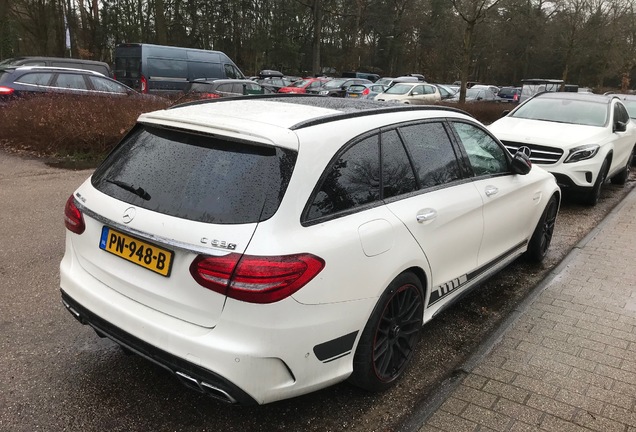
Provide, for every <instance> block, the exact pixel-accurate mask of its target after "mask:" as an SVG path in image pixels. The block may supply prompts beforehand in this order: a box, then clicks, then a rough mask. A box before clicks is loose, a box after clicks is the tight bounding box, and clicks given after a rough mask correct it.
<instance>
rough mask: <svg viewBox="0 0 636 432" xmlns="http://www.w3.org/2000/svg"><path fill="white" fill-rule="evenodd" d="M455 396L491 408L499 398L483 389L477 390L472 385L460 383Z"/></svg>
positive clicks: (454, 393)
mask: <svg viewBox="0 0 636 432" xmlns="http://www.w3.org/2000/svg"><path fill="white" fill-rule="evenodd" d="M453 396H454V397H456V398H457V399H460V400H463V401H466V402H469V403H472V404H475V405H479V406H481V407H484V408H490V407H492V406H493V405H494V403H495V401H496V400H497V396H495V395H493V394H490V393H487V392H485V391H483V390H477V389H474V388H472V387H467V386H464V385H460V386H459V387H458V388H457V389H456V390H455V391H454V392H453Z"/></svg>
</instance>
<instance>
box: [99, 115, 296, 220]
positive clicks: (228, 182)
mask: <svg viewBox="0 0 636 432" xmlns="http://www.w3.org/2000/svg"><path fill="white" fill-rule="evenodd" d="M295 162H296V153H295V152H293V151H291V150H285V149H280V148H274V147H266V146H259V145H251V144H248V143H242V142H235V141H228V140H224V139H221V138H217V137H211V136H207V135H196V134H190V133H187V132H184V131H177V130H169V129H161V128H155V127H150V126H137V127H136V128H135V129H134V130H133V131H132V132H131V133H130V134H129V135H128V136H127V137H126V138H125V139H124V140H123V141H122V143H121V144H120V145H119V146H118V147H117V148H116V149H115V150H114V151H113V152H112V153H111V154H110V155H109V156H108V158H107V159H106V160H105V161H104V162H103V163H102V165H101V166H100V167H99V168H98V169H97V170H96V171H95V174H94V175H93V177H92V184H93V186H94V187H95V188H97V189H99V190H100V191H102V192H103V193H105V194H107V195H110V196H112V197H114V198H116V199H119V200H121V201H124V202H127V203H130V204H132V205H135V206H138V207H142V208H146V209H149V210H152V211H156V212H159V213H163V214H167V215H170V216H175V217H179V218H183V219H188V220H193V221H198V222H206V223H215V224H243V223H255V222H260V221H263V220H266V219H268V218H270V217H271V216H272V215H274V213H275V212H276V210H277V209H278V206H279V205H280V202H281V200H282V198H283V195H284V193H285V190H286V189H287V185H288V184H289V179H290V177H291V173H292V170H293V167H294V164H295Z"/></svg>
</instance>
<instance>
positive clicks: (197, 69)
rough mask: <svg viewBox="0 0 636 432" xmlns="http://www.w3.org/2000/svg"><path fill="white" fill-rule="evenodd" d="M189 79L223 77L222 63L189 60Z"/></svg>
mask: <svg viewBox="0 0 636 432" xmlns="http://www.w3.org/2000/svg"><path fill="white" fill-rule="evenodd" d="M188 72H189V74H190V75H189V79H191V80H192V79H197V78H223V73H222V72H221V63H202V62H195V61H190V62H188Z"/></svg>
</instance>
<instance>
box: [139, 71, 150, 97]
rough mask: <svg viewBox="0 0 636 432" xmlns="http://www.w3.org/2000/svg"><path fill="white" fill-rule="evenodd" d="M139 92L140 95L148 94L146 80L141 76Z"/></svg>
mask: <svg viewBox="0 0 636 432" xmlns="http://www.w3.org/2000/svg"><path fill="white" fill-rule="evenodd" d="M140 81H141V92H142V93H148V80H147V79H146V77H145V76H143V75H142V76H141V80H140Z"/></svg>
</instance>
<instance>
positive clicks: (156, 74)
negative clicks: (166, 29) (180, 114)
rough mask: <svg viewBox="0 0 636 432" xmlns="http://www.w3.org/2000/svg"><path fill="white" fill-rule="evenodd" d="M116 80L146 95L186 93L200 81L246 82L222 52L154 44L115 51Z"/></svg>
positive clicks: (134, 45)
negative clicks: (196, 81) (194, 83)
mask: <svg viewBox="0 0 636 432" xmlns="http://www.w3.org/2000/svg"><path fill="white" fill-rule="evenodd" d="M114 72H115V79H116V80H117V81H120V82H122V83H124V84H126V85H127V86H129V87H132V88H133V89H135V90H138V91H140V92H142V93H155V94H168V93H176V92H182V91H183V90H184V89H185V87H186V85H187V84H188V82H190V81H194V80H195V79H197V78H207V79H210V78H241V79H242V78H245V76H244V75H243V72H241V70H240V69H239V68H238V67H237V66H236V65H235V64H234V62H233V61H232V60H231V59H230V58H229V57H228V56H227V55H225V54H224V53H222V52H221V51H210V50H202V49H194V48H182V47H173V46H163V45H152V44H140V43H133V44H129V43H127V44H119V45H117V46H116V47H115V71H114Z"/></svg>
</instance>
